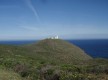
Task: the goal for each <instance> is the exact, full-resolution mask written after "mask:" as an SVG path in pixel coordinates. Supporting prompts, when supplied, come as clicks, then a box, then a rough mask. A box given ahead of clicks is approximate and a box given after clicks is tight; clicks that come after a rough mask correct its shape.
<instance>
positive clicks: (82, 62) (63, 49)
mask: <svg viewBox="0 0 108 80" xmlns="http://www.w3.org/2000/svg"><path fill="white" fill-rule="evenodd" d="M0 80H108V60H107V59H92V58H91V57H90V56H88V55H87V54H86V53H84V51H82V50H81V49H80V48H78V47H76V46H75V45H71V44H69V43H68V42H65V41H63V40H50V39H48V40H47V39H46V40H42V41H40V42H38V43H34V44H28V45H23V46H11V45H0Z"/></svg>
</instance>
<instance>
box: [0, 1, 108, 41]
mask: <svg viewBox="0 0 108 80" xmlns="http://www.w3.org/2000/svg"><path fill="white" fill-rule="evenodd" d="M55 35H59V36H60V37H61V38H63V39H108V0H0V40H25V39H28V40H31V39H43V38H46V37H50V36H55Z"/></svg>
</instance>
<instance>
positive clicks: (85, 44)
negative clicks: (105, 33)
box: [0, 39, 108, 59]
mask: <svg viewBox="0 0 108 80" xmlns="http://www.w3.org/2000/svg"><path fill="white" fill-rule="evenodd" d="M66 41H68V42H70V43H72V44H74V45H76V46H78V47H80V48H81V49H83V50H84V51H85V52H86V53H87V54H88V55H90V56H92V57H94V58H107V59H108V39H89V40H86V39H85V40H66ZM34 42H38V40H22V41H21V40H20V41H0V44H6V45H24V44H30V43H34Z"/></svg>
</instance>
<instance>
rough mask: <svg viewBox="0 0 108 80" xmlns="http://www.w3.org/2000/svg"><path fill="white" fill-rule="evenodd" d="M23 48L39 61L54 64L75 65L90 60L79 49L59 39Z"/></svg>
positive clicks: (43, 41) (47, 40) (42, 41)
mask: <svg viewBox="0 0 108 80" xmlns="http://www.w3.org/2000/svg"><path fill="white" fill-rule="evenodd" d="M25 47H26V48H27V49H28V50H31V51H32V52H33V55H38V56H40V57H41V59H42V58H43V59H45V60H46V59H48V60H52V61H56V62H57V61H58V62H64V63H73V62H76V63H77V62H79V61H82V60H89V59H92V58H91V57H90V56H89V55H87V54H86V53H85V52H84V51H83V50H81V49H80V48H79V47H77V46H75V45H73V44H71V43H69V42H66V41H64V40H60V39H45V40H41V41H39V42H37V43H34V44H31V45H27V46H25Z"/></svg>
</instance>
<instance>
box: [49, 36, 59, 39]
mask: <svg viewBox="0 0 108 80" xmlns="http://www.w3.org/2000/svg"><path fill="white" fill-rule="evenodd" d="M50 39H59V37H58V36H55V37H51V38H50Z"/></svg>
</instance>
